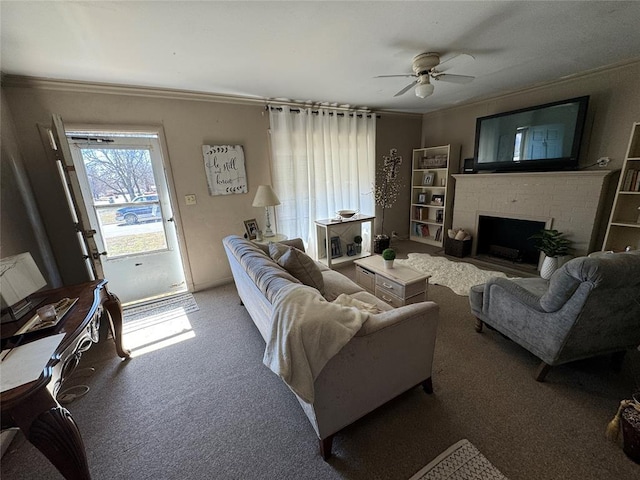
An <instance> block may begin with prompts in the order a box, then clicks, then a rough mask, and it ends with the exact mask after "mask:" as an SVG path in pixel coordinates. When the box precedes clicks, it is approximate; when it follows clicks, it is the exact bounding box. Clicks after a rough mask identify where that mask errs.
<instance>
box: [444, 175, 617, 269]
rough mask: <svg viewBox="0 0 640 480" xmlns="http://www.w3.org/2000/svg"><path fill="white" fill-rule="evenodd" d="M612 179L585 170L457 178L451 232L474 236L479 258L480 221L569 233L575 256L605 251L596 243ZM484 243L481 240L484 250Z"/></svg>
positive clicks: (567, 235) (460, 176) (474, 251)
mask: <svg viewBox="0 0 640 480" xmlns="http://www.w3.org/2000/svg"><path fill="white" fill-rule="evenodd" d="M610 174H611V171H608V170H607V171H603V170H585V171H571V172H532V173H488V174H467V175H454V176H453V177H454V179H455V194H454V206H453V223H452V227H453V228H464V229H465V230H467V231H469V232H471V234H472V235H473V247H472V255H476V254H477V252H478V245H479V239H478V226H479V219H480V217H481V216H489V217H498V218H506V219H518V220H525V221H532V222H539V223H538V224H539V225H542V226H543V228H554V229H557V230H559V231H561V232H563V233H565V235H566V237H567V238H568V239H569V240H571V242H572V247H573V249H574V252H573V254H574V255H576V256H579V255H586V254H588V253H590V252H592V251H594V250H599V249H600V247H601V246H600V245H596V243H598V242H597V240H598V227H599V222H600V218H601V215H602V214H603V206H604V205H603V204H604V203H605V202H604V200H603V199H604V197H605V195H606V186H607V183H608V180H607V177H608V175H610ZM514 225H516V224H514ZM514 228H519V227H517V226H515V227H514ZM489 230H491V228H489ZM480 233H481V234H482V232H480ZM483 242H484V240H483V239H480V245H481V250H482V248H484V247H483Z"/></svg>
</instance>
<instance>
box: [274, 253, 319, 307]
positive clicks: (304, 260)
mask: <svg viewBox="0 0 640 480" xmlns="http://www.w3.org/2000/svg"><path fill="white" fill-rule="evenodd" d="M269 255H271V258H273V260H274V261H275V262H276V263H277V264H278V265H280V266H281V267H282V268H284V269H285V270H286V271H287V272H289V273H290V274H291V275H293V276H294V277H296V278H297V279H298V280H300V281H301V282H302V283H304V284H305V285H309V286H310V287H313V288H316V289H318V290H319V291H320V293H321V294H323V295H324V279H323V278H322V273H321V272H320V269H319V268H318V265H316V262H314V261H313V259H312V258H311V257H309V256H308V255H307V254H306V253H304V252H303V251H301V250H298V249H297V248H295V247H291V246H289V245H283V244H281V243H270V244H269Z"/></svg>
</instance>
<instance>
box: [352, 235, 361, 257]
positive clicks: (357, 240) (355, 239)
mask: <svg viewBox="0 0 640 480" xmlns="http://www.w3.org/2000/svg"><path fill="white" fill-rule="evenodd" d="M353 243H355V244H356V253H361V252H362V237H361V236H360V235H356V236H355V237H353Z"/></svg>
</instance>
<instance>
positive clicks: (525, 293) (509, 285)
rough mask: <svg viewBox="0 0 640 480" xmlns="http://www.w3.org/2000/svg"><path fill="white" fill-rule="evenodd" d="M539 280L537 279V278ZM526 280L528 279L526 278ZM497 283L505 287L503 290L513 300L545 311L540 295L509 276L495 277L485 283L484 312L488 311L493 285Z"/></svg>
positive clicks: (539, 310)
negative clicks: (541, 304)
mask: <svg viewBox="0 0 640 480" xmlns="http://www.w3.org/2000/svg"><path fill="white" fill-rule="evenodd" d="M536 280H537V279H536ZM525 281H526V280H525ZM493 285H497V286H499V287H501V288H502V289H503V291H504V292H505V293H506V294H507V295H510V296H512V297H513V301H515V302H518V303H520V304H522V305H524V306H525V307H528V308H531V309H533V310H536V311H537V312H541V313H544V312H545V310H544V309H543V308H542V307H541V306H540V296H538V295H536V294H535V293H534V292H532V291H531V290H528V289H526V288H525V287H523V286H522V285H521V284H520V283H517V282H515V281H513V280H509V279H508V278H500V277H493V278H491V279H489V281H487V283H486V284H485V293H484V296H483V301H482V303H483V305H482V310H483V312H486V311H488V309H489V303H490V302H491V294H492V291H491V287H492V286H493Z"/></svg>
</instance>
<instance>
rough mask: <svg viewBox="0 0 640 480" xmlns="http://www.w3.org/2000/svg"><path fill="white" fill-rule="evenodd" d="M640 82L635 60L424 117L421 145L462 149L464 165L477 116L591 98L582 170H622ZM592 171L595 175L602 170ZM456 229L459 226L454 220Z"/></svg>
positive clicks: (639, 106) (638, 109) (639, 103)
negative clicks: (600, 163)
mask: <svg viewBox="0 0 640 480" xmlns="http://www.w3.org/2000/svg"><path fill="white" fill-rule="evenodd" d="M639 79H640V62H638V61H636V62H633V63H629V64H625V65H621V66H618V67H615V68H609V69H607V70H604V71H600V72H594V73H590V74H585V75H582V76H578V77H575V78H571V79H566V80H562V81H559V82H555V83H553V84H549V85H544V86H539V87H536V88H532V89H528V90H524V91H520V92H517V93H512V94H508V95H502V96H499V97H495V98H492V99H488V100H484V101H479V102H476V103H473V104H471V105H465V106H460V107H454V108H450V109H447V110H441V111H439V112H434V113H430V114H425V115H424V117H423V124H422V144H423V146H432V145H442V144H447V143H455V144H459V145H461V146H462V151H461V156H460V161H461V162H462V160H463V159H464V158H470V157H473V149H474V140H475V127H476V118H477V117H482V116H485V115H492V114H495V113H500V112H505V111H509V110H515V109H518V108H524V107H529V106H533V105H539V104H542V103H548V102H553V101H557V100H564V99H567V98H572V97H579V96H582V95H589V96H590V99H589V112H588V114H587V125H586V131H585V139H584V141H583V146H582V150H581V155H580V165H581V166H582V167H585V166H588V165H591V164H593V163H595V162H596V160H598V159H599V158H600V157H610V158H611V163H610V164H609V166H608V167H606V168H607V169H610V170H619V169H620V168H622V163H623V160H624V156H625V154H626V149H627V145H628V142H629V135H630V134H631V126H632V124H633V122H637V121H640V82H639V81H638V80H639ZM436 94H437V92H436ZM590 169H594V170H596V169H598V167H597V166H596V167H590ZM459 171H461V170H459ZM611 178H612V179H613V180H615V179H616V178H617V177H616V175H612V176H611ZM613 180H612V181H611V182H610V184H609V191H608V192H606V193H605V200H604V203H606V204H607V205H606V206H605V208H604V212H603V213H604V215H603V216H602V219H601V221H600V226H599V233H598V236H599V238H603V236H604V230H605V229H606V223H607V221H608V212H609V210H610V205H611V202H612V201H613V196H612V195H611V190H612V188H613V187H614V185H613ZM454 201H455V200H454ZM594 201H597V199H594ZM453 225H454V226H456V218H455V215H454V217H453Z"/></svg>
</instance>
